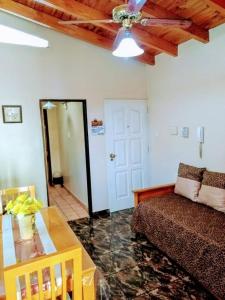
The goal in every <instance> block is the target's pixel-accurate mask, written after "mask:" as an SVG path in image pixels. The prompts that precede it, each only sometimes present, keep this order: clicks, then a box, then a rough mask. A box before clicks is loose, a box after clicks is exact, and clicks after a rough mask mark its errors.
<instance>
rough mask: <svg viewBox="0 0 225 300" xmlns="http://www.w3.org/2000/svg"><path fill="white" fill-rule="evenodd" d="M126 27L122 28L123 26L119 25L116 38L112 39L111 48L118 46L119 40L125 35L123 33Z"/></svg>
mask: <svg viewBox="0 0 225 300" xmlns="http://www.w3.org/2000/svg"><path fill="white" fill-rule="evenodd" d="M126 30H127V29H126V28H124V27H121V28H120V29H119V30H118V32H117V35H116V38H115V40H114V43H113V50H115V49H116V48H117V47H118V45H119V43H120V42H121V40H122V39H123V38H124V37H125V35H126Z"/></svg>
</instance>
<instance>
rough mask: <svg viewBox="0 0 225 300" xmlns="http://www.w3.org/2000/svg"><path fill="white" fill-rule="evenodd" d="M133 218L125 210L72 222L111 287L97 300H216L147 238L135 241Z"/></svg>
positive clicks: (73, 227)
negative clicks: (132, 226) (132, 229)
mask: <svg viewBox="0 0 225 300" xmlns="http://www.w3.org/2000/svg"><path fill="white" fill-rule="evenodd" d="M131 216H132V210H124V211H120V212H116V213H113V214H111V216H110V217H109V216H105V217H98V218H93V219H91V220H89V219H86V218H85V219H80V220H77V221H69V225H70V226H71V228H72V229H73V231H74V232H75V234H76V235H77V236H78V237H79V238H80V240H81V242H82V244H83V245H84V247H85V248H86V250H87V252H88V253H89V255H90V256H91V257H92V259H93V261H94V262H95V264H96V265H97V266H98V268H99V269H100V271H101V272H102V274H103V275H104V278H105V279H106V281H107V283H108V289H107V288H106V289H105V290H104V289H103V294H104V293H105V295H103V296H98V299H101V300H103V299H110V300H111V299H113V300H116V299H120V300H123V299H136V300H138V299H139V300H141V299H152V300H154V299H162V300H164V299H175V300H176V299H177V300H178V299H179V300H186V299H192V300H194V299H196V300H203V299H204V300H205V299H207V300H209V299H210V300H211V299H213V297H212V296H211V295H210V294H209V293H208V292H207V291H205V290H204V289H203V288H202V287H201V286H200V285H199V284H198V283H197V282H196V281H195V280H194V279H192V278H191V277H190V276H189V275H188V274H187V273H186V272H185V271H184V270H183V269H182V268H181V267H179V266H178V265H177V264H175V263H174V262H173V261H172V260H170V259H169V258H168V257H166V256H165V255H164V254H163V253H162V252H161V251H159V250H158V249H157V248H156V247H155V246H153V245H152V244H151V243H149V242H148V241H147V239H146V238H145V237H138V238H136V237H135V235H134V234H133V233H132V232H131V229H130V220H131Z"/></svg>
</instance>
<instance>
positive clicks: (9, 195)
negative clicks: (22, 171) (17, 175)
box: [0, 185, 35, 214]
mask: <svg viewBox="0 0 225 300" xmlns="http://www.w3.org/2000/svg"><path fill="white" fill-rule="evenodd" d="M23 193H28V194H29V195H30V196H31V197H33V198H34V197H35V186H34V185H29V186H24V187H15V188H7V189H3V190H0V205H1V207H0V214H2V212H1V211H2V207H4V206H6V204H7V203H8V202H9V201H10V200H15V199H16V197H17V196H19V195H20V194H23Z"/></svg>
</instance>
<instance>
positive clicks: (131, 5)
mask: <svg viewBox="0 0 225 300" xmlns="http://www.w3.org/2000/svg"><path fill="white" fill-rule="evenodd" d="M146 2H147V0H129V2H128V4H127V7H128V11H129V12H132V13H135V12H138V11H139V10H141V9H142V7H143V6H144V5H145V3H146Z"/></svg>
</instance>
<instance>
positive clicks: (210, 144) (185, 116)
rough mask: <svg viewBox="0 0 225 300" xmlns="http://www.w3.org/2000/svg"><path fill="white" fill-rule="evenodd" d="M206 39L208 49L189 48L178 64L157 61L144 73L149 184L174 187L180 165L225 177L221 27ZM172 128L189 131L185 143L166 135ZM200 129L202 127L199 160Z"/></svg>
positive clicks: (224, 62)
mask: <svg viewBox="0 0 225 300" xmlns="http://www.w3.org/2000/svg"><path fill="white" fill-rule="evenodd" d="M210 36H211V37H210V40H211V41H210V43H208V44H206V45H204V44H201V43H198V42H195V41H192V42H188V43H186V44H184V45H182V46H181V47H180V49H179V52H180V53H179V57H178V58H170V57H167V56H159V58H158V59H157V62H156V67H154V68H151V67H147V78H148V95H149V106H150V128H151V132H150V139H151V142H150V145H151V165H150V169H151V183H152V184H158V183H166V182H173V181H174V180H175V178H176V174H177V165H178V162H180V161H183V162H186V163H190V164H194V165H196V166H207V167H208V168H209V169H210V170H215V171H216V170H217V171H223V172H224V171H225V25H223V26H220V27H218V28H216V29H214V30H212V31H211V34H210ZM170 126H178V127H179V128H180V127H182V126H188V127H189V128H190V137H189V139H184V138H182V137H180V136H171V135H169V133H168V128H169V127H170ZM198 126H205V144H204V149H203V159H202V160H201V159H200V158H199V156H198V143H197V141H196V128H197V127H198Z"/></svg>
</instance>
